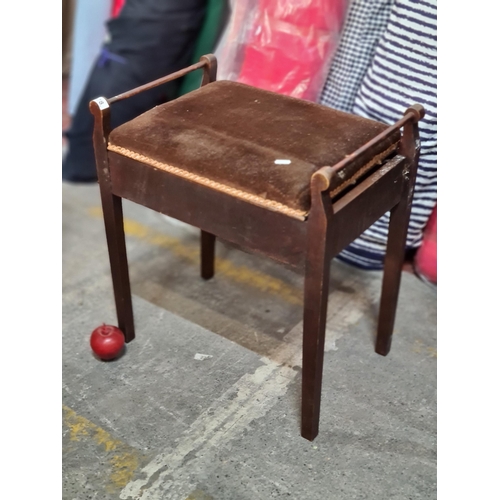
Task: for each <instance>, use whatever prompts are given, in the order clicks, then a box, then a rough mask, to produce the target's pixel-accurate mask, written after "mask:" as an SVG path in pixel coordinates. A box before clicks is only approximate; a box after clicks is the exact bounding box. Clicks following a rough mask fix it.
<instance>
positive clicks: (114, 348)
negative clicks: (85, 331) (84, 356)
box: [90, 325, 125, 361]
mask: <svg viewBox="0 0 500 500" xmlns="http://www.w3.org/2000/svg"><path fill="white" fill-rule="evenodd" d="M124 345H125V335H123V333H122V331H121V330H120V329H119V328H117V327H116V326H112V325H101V326H99V327H97V328H96V329H95V330H94V331H93V332H92V334H91V335H90V347H91V348H92V351H94V353H95V355H96V356H97V357H98V358H100V359H103V360H106V361H109V360H111V359H115V358H117V357H118V356H119V354H120V353H121V351H122V349H123V346H124Z"/></svg>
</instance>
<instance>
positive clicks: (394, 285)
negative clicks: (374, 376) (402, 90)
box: [375, 108, 423, 356]
mask: <svg viewBox="0 0 500 500" xmlns="http://www.w3.org/2000/svg"><path fill="white" fill-rule="evenodd" d="M408 111H410V110H408ZM408 111H407V113H408ZM419 112H420V113H421V116H420V117H422V116H423V114H422V112H423V108H421V111H419ZM419 153H420V140H419V133H418V122H417V121H416V120H415V121H413V122H407V123H406V124H405V125H404V127H403V137H402V140H401V146H400V154H401V155H402V156H405V157H406V158H407V161H408V165H407V168H406V169H405V172H404V185H403V191H402V194H401V200H400V202H399V203H398V204H397V205H396V206H395V207H394V208H393V209H392V210H391V219H390V221H389V235H388V239H387V250H386V254H385V262H384V277H383V281H382V296H381V298H380V312H379V319H378V330H377V340H376V343H375V352H376V353H378V354H381V355H382V356H387V354H389V351H390V350H391V341H392V333H393V330H394V321H395V319H396V307H397V304H398V296H399V287H400V284H401V273H402V271H403V263H404V257H405V245H406V235H407V232H408V224H409V222H410V212H411V202H412V199H413V190H414V187H415V180H416V177H417V168H418V158H419Z"/></svg>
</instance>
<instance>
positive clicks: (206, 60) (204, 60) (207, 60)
mask: <svg viewBox="0 0 500 500" xmlns="http://www.w3.org/2000/svg"><path fill="white" fill-rule="evenodd" d="M214 66H215V68H216V67H217V60H216V59H215V56H214V55H213V54H207V55H204V56H201V58H200V61H199V62H197V63H196V64H192V65H191V66H188V67H187V68H183V69H181V70H179V71H176V72H175V73H170V75H167V76H163V77H161V78H158V79H157V80H153V81H152V82H149V83H146V84H144V85H140V86H139V87H135V88H134V89H132V90H129V91H128V92H124V93H123V94H118V95H117V96H114V97H111V98H110V99H107V102H108V104H113V103H114V102H118V101H122V100H123V99H128V98H129V97H132V96H134V95H137V94H140V93H141V92H144V91H145V90H149V89H152V88H154V87H158V85H163V84H164V83H168V82H171V81H172V80H176V79H177V78H182V77H183V76H185V75H187V74H188V73H191V71H196V70H197V69H202V68H205V67H207V69H208V71H210V72H212V71H213V67H214ZM203 79H204V80H206V79H207V78H206V76H205V75H204V78H203Z"/></svg>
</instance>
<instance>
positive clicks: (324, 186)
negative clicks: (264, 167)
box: [311, 104, 425, 191]
mask: <svg viewBox="0 0 500 500" xmlns="http://www.w3.org/2000/svg"><path fill="white" fill-rule="evenodd" d="M424 116H425V110H424V107H423V106H422V105H420V104H414V105H413V106H410V107H409V108H408V109H407V110H406V111H405V113H404V116H403V118H401V119H400V120H398V121H397V122H396V123H395V124H394V125H391V126H390V127H389V128H387V129H386V130H384V131H383V132H381V133H380V134H379V135H377V136H375V137H374V138H373V139H371V140H370V141H368V142H367V143H366V144H364V145H363V146H361V147H360V148H358V149H357V150H356V151H354V152H353V153H351V154H350V155H348V156H346V157H345V158H344V159H343V160H341V161H339V162H338V163H336V164H335V165H333V166H325V167H321V168H320V169H319V170H317V171H316V172H314V174H313V175H312V178H311V185H314V186H315V188H316V189H319V190H320V191H327V190H329V189H330V188H331V185H332V182H333V180H334V179H335V176H336V175H337V173H338V172H339V171H340V170H342V169H343V168H345V167H346V166H347V165H349V164H350V163H351V162H353V161H354V160H355V159H356V158H358V157H359V156H360V155H362V154H363V153H365V152H366V151H367V150H368V149H370V148H371V147H372V146H374V145H375V144H377V142H379V141H381V140H383V139H385V138H386V137H389V136H390V135H391V134H392V133H393V132H394V131H396V130H399V129H400V128H401V127H403V126H404V125H405V124H406V123H408V122H413V123H417V122H418V121H419V120H421V119H422V118H423V117H424Z"/></svg>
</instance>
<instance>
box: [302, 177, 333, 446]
mask: <svg viewBox="0 0 500 500" xmlns="http://www.w3.org/2000/svg"><path fill="white" fill-rule="evenodd" d="M331 175H332V172H331V169H329V168H328V167H323V168H322V169H320V170H319V171H317V172H315V173H314V174H313V176H312V177H311V198H312V201H311V211H310V213H309V217H308V221H307V226H308V227H307V249H306V266H305V280H304V335H303V342H302V423H301V434H302V437H304V438H306V439H308V440H309V441H312V440H313V439H314V438H315V437H316V436H317V435H318V430H319V411H320V403H321V381H322V378H323V356H324V352H325V327H326V309H327V305H328V284H329V279H330V261H331V258H332V255H331V242H332V229H333V224H332V221H333V210H332V200H331V198H330V195H329V191H328V190H329V185H330V181H331Z"/></svg>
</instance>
